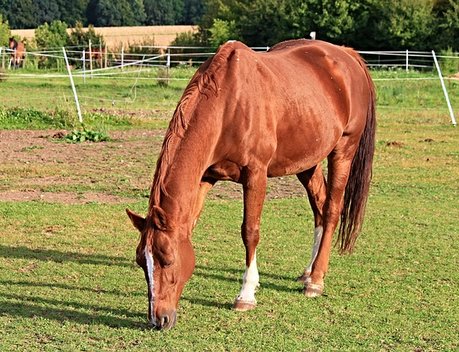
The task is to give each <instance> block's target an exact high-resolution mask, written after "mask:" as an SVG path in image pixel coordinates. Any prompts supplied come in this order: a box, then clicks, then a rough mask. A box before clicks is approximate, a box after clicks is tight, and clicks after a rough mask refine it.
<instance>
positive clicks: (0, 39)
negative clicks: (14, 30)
mask: <svg viewBox="0 0 459 352" xmlns="http://www.w3.org/2000/svg"><path fill="white" fill-rule="evenodd" d="M10 37H11V31H10V26H9V24H8V21H7V20H6V19H4V18H3V16H2V14H1V13H0V46H5V47H7V46H8V39H9V38H10Z"/></svg>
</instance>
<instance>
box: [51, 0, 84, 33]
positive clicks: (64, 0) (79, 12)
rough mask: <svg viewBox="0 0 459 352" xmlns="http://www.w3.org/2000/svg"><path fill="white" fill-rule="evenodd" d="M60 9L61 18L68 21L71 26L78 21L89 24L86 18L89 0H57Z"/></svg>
mask: <svg viewBox="0 0 459 352" xmlns="http://www.w3.org/2000/svg"><path fill="white" fill-rule="evenodd" d="M57 3H58V4H59V10H60V13H61V16H60V18H59V19H60V20H61V21H63V22H66V23H68V24H69V25H70V26H72V27H73V26H75V24H76V23H77V22H81V23H83V24H85V25H87V24H88V22H87V20H86V9H87V7H88V4H89V0H57Z"/></svg>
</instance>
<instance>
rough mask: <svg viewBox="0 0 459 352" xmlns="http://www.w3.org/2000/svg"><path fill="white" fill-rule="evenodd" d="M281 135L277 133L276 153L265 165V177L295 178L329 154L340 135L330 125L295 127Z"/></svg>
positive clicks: (335, 126) (332, 125) (337, 127)
mask: <svg viewBox="0 0 459 352" xmlns="http://www.w3.org/2000/svg"><path fill="white" fill-rule="evenodd" d="M316 127H317V125H316ZM281 132H282V131H281ZM283 132H284V133H278V136H277V147H276V151H275V153H274V155H273V157H272V159H271V162H270V163H269V165H268V177H278V176H284V175H292V174H297V173H299V172H302V171H305V170H308V169H310V168H312V167H314V166H316V165H317V164H319V163H320V162H321V161H322V160H324V159H325V158H326V157H327V156H328V154H330V153H331V151H332V150H333V149H334V147H335V146H336V144H337V142H338V140H339V139H340V137H341V135H342V132H343V131H342V128H340V127H339V125H337V124H333V123H332V124H329V125H328V127H327V128H325V129H320V128H317V129H310V128H308V129H301V128H300V127H298V126H295V127H292V128H289V129H285V130H284V131H283Z"/></svg>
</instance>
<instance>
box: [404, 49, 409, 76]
mask: <svg viewBox="0 0 459 352" xmlns="http://www.w3.org/2000/svg"><path fill="white" fill-rule="evenodd" d="M409 57H410V54H409V52H408V49H406V63H405V65H406V72H408V71H409V69H408V66H409V65H408V58H409Z"/></svg>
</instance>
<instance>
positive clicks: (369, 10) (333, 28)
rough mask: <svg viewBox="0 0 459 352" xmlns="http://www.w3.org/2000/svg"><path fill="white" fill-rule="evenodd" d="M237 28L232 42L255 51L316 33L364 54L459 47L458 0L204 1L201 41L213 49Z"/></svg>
mask: <svg viewBox="0 0 459 352" xmlns="http://www.w3.org/2000/svg"><path fill="white" fill-rule="evenodd" d="M215 20H218V21H216V22H215ZM233 22H234V26H231V28H230V29H229V30H230V31H231V32H232V33H230V35H229V36H230V37H232V38H235V39H240V40H243V41H244V42H246V43H247V44H249V45H252V46H263V45H272V44H274V43H276V42H279V41H281V40H285V39H292V38H309V33H310V32H312V31H315V32H316V33H317V39H322V40H327V41H331V42H334V43H338V44H346V45H350V46H353V47H356V48H362V49H363V48H364V49H392V50H401V49H418V50H426V49H432V48H439V49H441V48H446V47H448V46H449V47H453V48H455V49H456V50H457V49H458V46H459V40H458V27H459V3H458V1H457V0H361V1H355V0H306V1H304V0H303V1H301V0H205V11H204V14H203V17H202V19H201V22H200V28H201V38H202V39H203V40H204V41H207V42H209V43H212V42H213V41H214V39H215V34H214V33H216V31H217V32H218V31H221V30H222V24H224V23H226V24H229V23H233Z"/></svg>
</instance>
